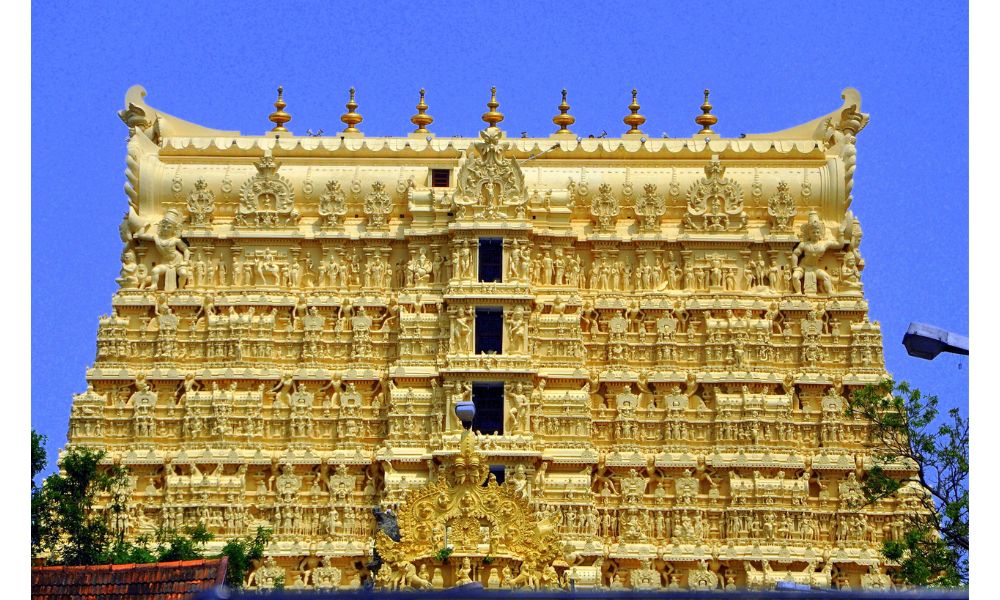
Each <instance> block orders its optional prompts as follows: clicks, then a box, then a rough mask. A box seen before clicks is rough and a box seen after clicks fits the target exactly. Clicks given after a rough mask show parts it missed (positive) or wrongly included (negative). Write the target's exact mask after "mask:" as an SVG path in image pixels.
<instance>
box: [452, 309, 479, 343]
mask: <svg viewBox="0 0 1000 600" xmlns="http://www.w3.org/2000/svg"><path fill="white" fill-rule="evenodd" d="M475 316H476V312H475V309H474V308H473V307H471V306H470V307H468V308H462V307H459V308H458V309H456V311H455V313H454V315H453V318H452V327H451V349H452V352H462V353H468V352H471V351H472V343H471V342H472V323H473V319H475Z"/></svg>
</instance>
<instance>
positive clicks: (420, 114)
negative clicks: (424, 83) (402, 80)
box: [410, 88, 434, 133]
mask: <svg viewBox="0 0 1000 600" xmlns="http://www.w3.org/2000/svg"><path fill="white" fill-rule="evenodd" d="M433 122H434V117H432V116H430V115H429V114H427V103H426V102H424V88H420V102H418V103H417V114H415V115H413V116H412V117H410V123H413V124H414V125H416V126H417V129H416V130H415V131H414V132H413V133H430V131H428V130H427V126H428V125H430V124H431V123H433Z"/></svg>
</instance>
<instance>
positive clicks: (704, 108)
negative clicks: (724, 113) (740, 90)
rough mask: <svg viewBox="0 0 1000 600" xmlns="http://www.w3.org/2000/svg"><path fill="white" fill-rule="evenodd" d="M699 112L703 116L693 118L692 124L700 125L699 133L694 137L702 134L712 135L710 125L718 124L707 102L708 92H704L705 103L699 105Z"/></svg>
mask: <svg viewBox="0 0 1000 600" xmlns="http://www.w3.org/2000/svg"><path fill="white" fill-rule="evenodd" d="M701 112H703V113H704V114H701V115H698V116H697V117H695V119H694V122H695V123H697V124H699V125H701V131H699V132H698V133H697V134H696V135H701V134H703V133H708V134H714V133H715V132H714V131H712V125H715V124H716V123H718V122H719V118H718V117H716V116H715V115H713V114H712V104H711V103H710V102H709V101H708V90H705V102H704V104H702V105H701Z"/></svg>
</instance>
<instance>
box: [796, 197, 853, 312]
mask: <svg viewBox="0 0 1000 600" xmlns="http://www.w3.org/2000/svg"><path fill="white" fill-rule="evenodd" d="M838 233H839V232H838ZM839 235H840V239H833V240H831V239H827V238H826V226H825V225H824V224H823V221H821V220H820V218H819V215H818V214H817V213H816V211H814V210H813V211H809V216H808V220H807V221H806V222H805V223H803V224H802V227H801V228H800V232H799V238H800V240H801V241H800V242H799V244H798V246H796V247H795V250H794V251H792V257H791V259H792V288H793V289H794V290H795V293H796V294H818V293H825V294H832V293H834V289H833V278H832V277H830V274H829V273H827V272H826V270H825V269H823V268H822V267H821V266H820V263H821V261H822V259H823V256H824V255H825V254H826V253H827V252H828V251H829V250H833V249H837V248H842V247H843V246H844V240H843V234H842V233H840V234H839Z"/></svg>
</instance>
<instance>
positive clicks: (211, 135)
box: [69, 86, 920, 589]
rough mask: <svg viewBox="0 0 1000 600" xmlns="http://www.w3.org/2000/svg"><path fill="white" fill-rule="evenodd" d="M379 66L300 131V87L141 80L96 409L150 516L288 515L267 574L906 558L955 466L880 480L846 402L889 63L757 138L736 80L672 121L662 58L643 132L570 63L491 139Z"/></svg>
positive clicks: (148, 527)
mask: <svg viewBox="0 0 1000 600" xmlns="http://www.w3.org/2000/svg"><path fill="white" fill-rule="evenodd" d="M344 96H345V98H346V99H347V100H348V101H347V105H346V106H347V111H348V112H347V113H345V114H344V115H342V117H341V120H342V121H343V122H344V123H345V125H346V129H345V130H344V131H343V132H341V133H338V134H336V135H334V136H328V137H323V136H314V135H312V134H311V133H310V135H309V136H307V137H299V136H296V135H295V134H294V133H293V132H292V131H289V130H288V128H287V127H286V126H288V125H291V126H292V128H293V129H294V128H295V125H294V124H295V123H296V121H295V119H294V117H293V115H294V113H295V94H294V90H291V89H289V90H281V91H280V92H279V96H278V101H277V102H276V103H275V104H274V108H275V109H276V110H275V111H273V112H271V109H270V107H269V106H268V104H267V102H263V101H262V106H261V110H262V112H261V114H262V119H261V121H262V123H261V135H242V134H240V133H239V132H234V131H219V130H213V129H208V128H205V127H201V126H198V125H195V124H192V123H189V122H187V121H184V120H182V119H179V118H177V117H174V116H172V115H169V114H167V113H164V112H162V111H160V110H158V109H155V108H153V107H151V106H150V105H149V104H147V103H146V101H145V90H143V89H142V88H141V87H138V86H137V87H134V88H132V89H131V90H129V92H128V94H127V97H126V102H125V108H124V109H123V110H122V111H121V112H120V113H119V115H120V116H121V118H122V120H123V121H124V122H125V123H126V125H127V126H128V128H129V134H130V137H129V142H128V147H127V153H126V179H127V182H126V185H125V192H126V195H127V198H128V206H127V212H126V214H125V216H124V219H123V221H122V224H121V226H120V230H119V233H120V235H121V238H122V241H123V243H124V247H123V249H122V257H121V272H120V276H119V277H118V278H117V282H118V284H119V288H120V289H119V290H118V291H117V293H116V294H115V295H114V298H113V301H112V311H111V314H110V315H107V316H103V317H101V318H100V319H99V329H98V334H97V356H96V360H95V363H94V365H93V366H92V367H91V368H89V369H88V370H87V373H86V378H87V388H86V391H85V392H83V393H81V394H78V395H77V396H76V397H75V398H74V402H73V408H72V414H71V417H70V431H69V440H70V444H71V445H74V446H90V447H94V448H101V449H104V450H106V451H107V452H108V458H107V460H108V462H109V463H115V464H120V465H122V466H123V467H126V468H127V469H128V470H129V473H130V485H129V486H128V487H127V488H123V489H117V490H115V491H114V492H113V494H114V495H116V496H117V500H119V501H121V502H124V503H125V504H126V505H127V506H128V507H129V508H128V511H127V513H126V514H125V515H124V516H122V517H121V518H119V519H118V520H117V521H116V523H115V527H116V529H117V530H118V531H121V532H123V533H124V534H125V535H126V536H127V537H129V538H135V537H137V536H139V535H144V534H149V533H152V532H153V531H155V530H156V529H157V528H158V527H161V526H163V527H175V528H176V527H181V526H185V525H193V524H196V523H204V524H205V525H206V526H207V527H208V529H209V530H210V531H211V532H213V533H214V534H215V539H214V540H213V542H211V544H210V547H209V549H210V550H217V549H218V548H220V547H221V545H222V544H223V543H224V542H225V540H226V539H229V538H232V537H236V536H242V535H247V534H250V533H252V532H254V531H255V530H256V528H257V527H258V526H265V527H268V528H270V529H271V530H272V531H273V532H274V534H275V537H274V541H273V542H272V543H271V544H270V546H269V547H268V549H267V554H266V556H265V558H264V560H262V561H261V563H260V564H259V565H255V568H254V571H253V573H252V574H251V575H250V577H249V579H248V581H247V584H248V585H249V586H251V587H256V588H265V589H266V588H271V587H276V586H278V585H285V586H286V587H294V588H316V589H330V588H343V589H349V588H356V587H359V586H362V585H364V584H365V583H366V582H371V583H374V584H375V585H377V586H380V587H387V588H427V587H434V588H441V587H448V586H453V585H460V584H462V583H468V582H478V583H480V584H482V585H484V586H486V587H487V588H501V587H507V588H513V587H531V588H544V587H565V586H568V585H570V584H571V583H572V585H574V586H575V587H580V588H588V587H593V588H598V587H604V588H612V589H618V588H634V589H656V588H687V589H723V588H725V589H732V588H740V587H746V586H749V587H772V586H774V585H775V584H776V583H777V582H780V581H796V582H801V583H807V584H810V585H818V586H824V587H826V586H833V587H841V588H843V587H852V588H866V589H884V588H887V587H889V586H891V585H893V583H892V578H891V576H890V574H889V573H891V569H892V567H893V565H892V564H887V563H886V561H885V560H884V559H883V558H882V556H881V553H880V551H879V548H880V546H881V544H882V542H883V541H884V540H891V539H898V538H899V537H900V536H901V534H902V531H903V520H902V518H903V516H905V515H906V514H907V513H908V512H909V511H912V510H919V507H918V506H917V503H916V502H915V500H916V498H917V496H916V494H919V493H920V491H919V489H915V488H912V487H907V488H904V490H903V491H902V492H901V493H900V494H897V496H895V497H892V498H889V499H885V500H882V501H879V502H876V503H872V504H868V503H866V502H865V498H864V495H863V493H862V487H861V484H862V481H863V477H864V473H865V470H866V469H867V468H870V467H871V466H873V465H876V464H878V462H877V455H878V449H877V448H872V447H870V446H869V444H868V429H867V425H866V423H865V422H864V421H862V420H858V419H853V418H848V417H847V416H845V402H846V400H845V398H846V397H848V396H849V394H851V393H852V391H853V390H856V389H858V388H860V387H862V386H864V385H865V384H868V383H873V382H876V381H878V380H879V379H880V378H881V377H883V376H884V375H885V367H884V364H883V358H882V338H881V332H880V329H879V325H878V323H876V322H871V321H870V320H869V319H868V304H867V302H866V301H865V299H864V297H863V294H862V292H863V287H862V281H861V273H862V271H863V270H864V268H865V262H864V260H863V258H862V256H861V253H860V243H861V237H862V233H861V227H860V224H859V223H858V220H857V219H856V218H855V217H854V215H853V213H852V212H851V210H850V206H851V202H852V200H853V189H852V188H853V174H854V170H855V163H856V151H855V136H856V135H857V134H858V133H859V132H860V131H861V130H862V129H863V128H864V126H865V125H866V124H867V122H868V116H867V115H865V114H864V113H862V112H861V111H860V108H861V100H860V96H859V95H858V93H857V92H856V91H855V90H853V89H847V90H845V91H844V93H843V99H844V102H843V105H842V106H841V107H840V108H838V109H836V110H834V111H832V112H831V113H829V114H827V115H824V116H821V117H819V118H817V119H815V120H813V121H810V122H809V123H805V124H803V125H799V126H797V127H793V128H791V129H786V130H784V131H780V132H776V133H770V134H759V135H756V134H755V135H746V136H744V137H741V138H739V139H730V138H722V137H720V136H719V135H718V134H716V133H715V132H714V131H713V128H718V121H719V119H718V118H717V117H716V116H715V115H712V114H711V111H712V110H713V106H712V105H711V104H710V103H709V101H708V93H707V91H706V93H705V96H704V100H703V104H702V105H701V106H700V110H699V109H698V107H697V106H696V105H697V102H699V101H702V97H701V94H697V93H696V94H693V98H692V107H691V108H692V111H691V112H692V118H695V117H696V119H694V120H695V121H696V122H695V123H693V124H692V127H694V126H695V125H696V126H697V127H699V128H701V130H700V131H699V132H698V133H697V134H695V135H694V136H693V137H690V138H667V137H664V138H653V137H647V134H645V133H643V132H642V130H640V129H639V126H641V125H643V124H644V123H645V122H646V118H645V117H644V116H643V115H641V114H639V110H640V106H639V104H638V100H637V97H638V96H637V91H633V93H632V95H631V103H630V104H628V105H627V107H626V106H625V105H626V103H628V102H629V96H628V94H623V98H622V101H623V111H624V110H626V108H627V112H625V113H623V114H625V115H626V116H625V117H624V123H625V124H626V125H627V126H628V127H629V129H627V130H623V131H622V135H621V136H620V137H610V138H608V137H601V138H594V137H586V136H581V137H576V134H574V133H572V132H570V131H569V129H568V126H569V125H573V127H574V129H575V130H576V131H581V132H582V131H586V127H587V125H586V124H582V123H578V122H577V121H576V119H575V118H574V117H573V116H572V115H570V114H569V111H570V105H569V103H568V101H567V95H566V94H565V93H563V95H562V97H561V102H559V103H558V106H557V110H558V114H557V115H556V116H555V117H553V123H554V125H555V126H556V128H554V133H553V134H552V135H550V136H548V137H541V138H533V137H521V138H517V139H512V138H509V137H507V135H506V134H505V132H504V131H503V130H501V129H499V127H498V126H499V124H500V123H501V122H502V121H503V119H504V115H503V113H502V112H500V102H499V100H498V98H502V93H498V92H497V91H496V90H493V91H492V92H491V95H490V96H489V102H488V103H487V109H488V110H487V112H485V114H483V117H482V118H483V120H484V121H485V122H486V125H487V126H486V127H485V128H484V129H483V130H482V131H481V132H480V135H479V136H477V137H474V138H459V137H456V138H442V137H438V136H436V135H435V134H434V133H433V132H432V130H431V129H430V127H431V126H432V125H433V124H434V123H435V121H434V119H433V118H432V117H430V110H431V107H430V106H429V105H428V103H427V99H428V98H429V99H430V100H431V101H432V100H433V98H434V92H433V90H432V91H431V93H430V94H429V95H425V93H424V92H423V91H421V93H420V102H419V104H418V105H417V110H418V114H417V115H414V116H413V117H410V122H412V124H414V125H416V126H417V130H416V131H414V132H413V133H411V134H408V135H406V136H405V137H389V138H382V137H379V138H373V137H367V136H365V134H364V132H363V131H362V130H361V127H360V126H361V125H362V123H363V119H362V116H361V113H360V112H358V111H363V108H364V107H363V102H364V98H365V95H364V93H355V91H354V90H353V89H352V90H351V91H350V92H349V94H345V95H344ZM483 99H484V100H485V99H486V96H485V95H484V97H483ZM552 100H553V105H556V101H557V100H558V98H557V95H556V94H554V96H553V98H552ZM644 102H647V103H648V102H649V98H648V97H646V98H645V100H644ZM268 112H270V117H269V119H270V124H267V121H265V120H264V118H263V115H265V114H267V113H268ZM338 112H339V111H338ZM405 119H407V117H406V116H402V115H401V117H400V126H404V125H405V126H407V127H409V125H407V121H406V120H405ZM693 131H695V129H692V132H693ZM470 401H471V402H473V403H474V405H475V407H476V416H475V417H474V418H473V420H472V423H471V428H472V430H473V432H472V433H468V434H465V435H464V436H463V431H464V429H463V426H462V423H461V422H460V421H459V418H458V416H457V414H456V408H461V407H463V406H467V404H466V403H468V402H470ZM882 466H883V468H884V469H885V470H886V471H887V472H888V473H889V474H891V475H893V476H898V477H904V476H907V475H908V474H911V473H912V472H913V471H912V470H913V468H914V467H913V465H910V464H884V465H882ZM501 480H502V481H501ZM484 481H486V482H487V483H486V485H485V486H481V485H480V484H482V483H483V482H484ZM497 482H500V483H499V485H498V483H497ZM113 499H115V498H112V496H111V495H107V496H106V497H104V498H103V499H102V502H103V505H105V506H106V505H108V504H109V503H110V502H111V501H112V500H113ZM374 509H378V510H381V511H392V512H393V513H395V514H397V515H398V519H399V526H400V529H401V532H402V539H401V541H400V542H392V541H391V540H389V539H388V538H386V537H384V535H383V534H381V533H376V532H377V531H378V530H377V527H376V517H375V513H374V512H373V511H374ZM380 514H381V513H380ZM376 548H377V549H378V554H379V555H380V556H381V557H382V558H383V559H384V561H385V562H384V563H383V566H382V568H380V569H378V570H377V572H373V571H372V570H371V569H370V568H369V566H368V565H369V564H373V565H374V564H375V563H374V562H372V559H373V555H374V550H375V549H376ZM449 552H451V553H452V554H451V557H450V558H449V557H448V553H449ZM442 559H444V560H442Z"/></svg>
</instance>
